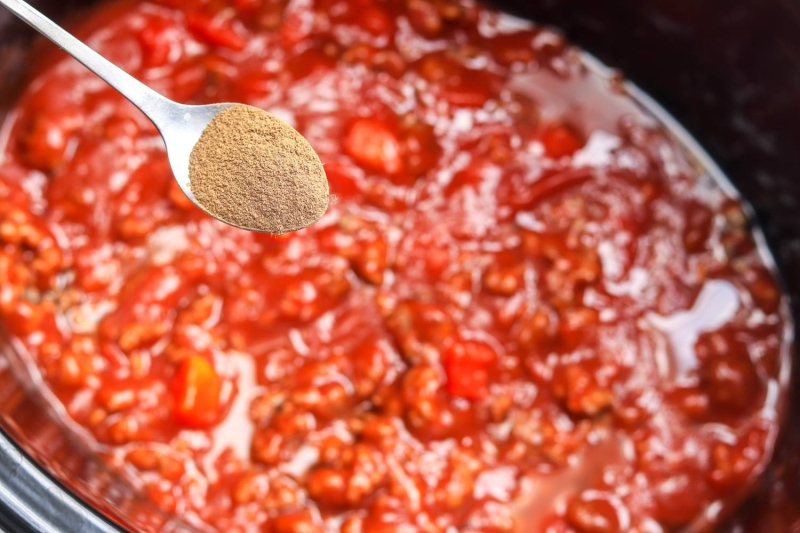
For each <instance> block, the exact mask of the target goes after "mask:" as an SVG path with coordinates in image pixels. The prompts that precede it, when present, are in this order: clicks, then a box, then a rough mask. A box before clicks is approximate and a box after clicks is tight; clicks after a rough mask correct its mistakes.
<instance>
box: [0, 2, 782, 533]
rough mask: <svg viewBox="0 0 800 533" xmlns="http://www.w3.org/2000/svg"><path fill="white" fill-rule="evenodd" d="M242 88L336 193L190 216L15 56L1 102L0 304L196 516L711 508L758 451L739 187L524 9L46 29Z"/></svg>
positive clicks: (777, 381) (134, 460)
mask: <svg viewBox="0 0 800 533" xmlns="http://www.w3.org/2000/svg"><path fill="white" fill-rule="evenodd" d="M78 33H79V35H80V36H81V37H83V38H84V39H87V40H88V42H89V43H90V45H91V46H93V47H94V48H96V49H98V50H99V51H100V52H101V53H103V54H104V55H106V56H107V57H109V58H110V59H111V60H113V61H115V62H117V63H118V64H120V65H121V66H122V67H123V68H125V69H126V70H127V71H129V72H131V73H132V74H134V75H135V76H137V77H138V78H140V79H141V80H143V81H144V82H145V83H147V84H149V85H150V86H152V87H153V88H155V89H156V90H158V91H160V92H162V93H163V94H165V95H166V96H168V97H170V98H173V99H175V100H178V101H181V102H187V103H211V102H219V101H233V102H240V103H244V104H249V105H253V106H257V107H260V108H262V109H265V110H268V111H270V112H271V113H274V114H276V115H278V116H279V117H281V118H283V119H284V120H286V121H288V122H289V123H290V124H292V125H293V126H294V127H296V128H297V129H298V130H299V131H300V132H301V133H302V134H303V135H304V136H305V137H306V138H307V139H308V140H309V141H310V142H311V144H312V146H313V147H314V149H315V150H316V151H317V152H318V153H319V155H320V157H321V159H322V161H323V163H324V164H325V169H326V173H327V177H328V180H329V182H330V188H331V193H332V194H333V195H335V196H336V197H337V200H336V202H335V203H334V204H333V205H332V206H331V208H330V209H329V212H328V213H327V214H326V216H325V217H323V219H322V220H321V221H320V222H319V223H317V224H315V225H313V226H312V227H310V228H308V229H306V230H303V231H301V232H298V233H296V234H291V235H287V236H284V237H279V238H276V237H272V236H268V235H259V234H252V233H247V232H244V231H240V230H236V229H234V228H230V227H227V226H225V225H223V224H221V223H218V222H215V221H214V220H211V219H210V218H209V217H207V216H206V215H204V214H203V213H201V212H200V211H198V210H197V209H195V208H194V207H193V206H192V205H191V203H190V202H189V201H188V200H187V199H186V198H185V197H184V196H183V195H182V193H181V192H180V190H178V188H177V186H176V185H175V184H174V180H173V179H172V176H171V174H170V169H169V164H168V161H167V157H166V154H165V152H164V148H163V145H162V143H161V141H160V138H159V137H158V134H157V132H156V130H155V129H154V128H153V126H152V125H151V124H150V123H149V122H148V121H147V120H146V119H145V118H144V117H143V116H142V115H141V114H140V113H139V112H138V111H136V109H135V108H133V107H132V106H131V105H130V104H129V103H127V102H126V101H124V100H123V99H122V97H121V96H119V95H118V94H117V93H115V92H114V91H113V90H111V89H110V88H108V87H107V86H106V85H105V84H103V83H102V82H101V81H99V80H98V79H96V78H95V77H94V76H93V75H91V74H89V73H88V72H87V71H85V70H84V69H83V68H82V67H80V66H79V65H78V64H76V63H74V62H73V61H71V60H64V59H62V58H60V57H59V58H58V59H57V60H56V59H49V60H47V61H44V62H43V64H42V66H40V67H39V68H38V70H36V72H37V74H36V76H35V77H34V79H33V81H32V82H31V83H30V85H29V87H28V88H27V90H26V91H25V93H24V94H23V96H22V98H21V99H20V101H19V104H18V106H17V108H16V110H15V112H14V113H13V114H12V115H11V118H10V119H9V120H8V121H7V123H6V125H5V126H4V129H3V130H2V131H3V132H5V134H4V135H0V139H3V144H2V163H0V280H2V285H0V318H2V321H3V323H4V325H5V327H6V328H7V329H8V330H9V331H10V332H11V333H12V334H13V335H14V336H15V337H16V338H17V339H18V341H19V342H20V344H21V345H22V346H24V347H25V348H26V351H27V352H28V354H29V356H30V358H31V361H32V362H34V363H35V366H36V367H37V368H38V369H39V371H40V372H41V374H42V376H43V378H44V382H45V383H46V384H47V387H48V388H49V389H50V390H51V392H52V393H53V397H54V398H55V399H56V401H57V402H59V403H61V404H62V405H63V406H64V407H65V410H66V413H67V414H68V417H69V420H70V423H71V424H73V425H77V427H80V428H82V429H83V430H84V433H85V434H86V435H88V438H87V444H88V445H89V446H90V447H91V448H92V449H93V450H94V451H95V452H96V453H97V454H99V455H100V456H101V457H102V458H103V460H104V461H105V462H106V463H107V464H108V465H109V466H110V467H111V468H113V469H115V470H118V471H120V472H122V473H123V474H124V475H125V476H126V478H127V479H129V480H130V482H131V483H133V484H134V485H135V486H137V487H139V488H141V490H142V491H143V492H144V493H145V494H146V495H147V496H148V497H149V498H150V499H152V501H153V502H154V503H155V504H156V505H157V506H159V507H160V508H162V509H164V510H165V511H167V512H169V513H175V514H176V515H178V516H180V517H181V518H183V519H184V520H186V521H187V522H189V523H192V524H195V525H197V526H199V527H202V528H211V529H213V530H217V531H225V532H249V531H266V532H271V533H285V532H317V531H319V532H322V531H331V532H333V531H342V532H345V533H355V532H365V533H370V532H388V531H392V532H404V533H405V532H448V533H450V532H456V531H461V532H476V533H477V532H487V533H488V532H516V531H519V532H526V533H528V532H530V533H539V532H548V533H556V532H578V533H613V532H623V531H631V532H641V533H645V532H660V531H682V530H684V528H687V527H692V528H695V530H702V529H711V528H713V527H714V525H715V524H716V523H717V522H718V521H719V520H721V519H722V517H723V516H724V515H725V514H726V513H727V512H728V511H730V510H731V509H732V508H733V507H735V506H736V505H737V504H738V503H739V502H740V501H741V499H742V498H743V497H744V496H745V495H747V493H748V492H749V491H750V489H751V487H752V485H753V484H754V482H755V480H756V479H757V477H758V475H759V474H760V472H761V471H762V470H763V468H764V467H765V465H766V464H767V462H768V461H769V459H770V457H771V455H772V450H773V445H774V442H775V438H776V435H777V432H778V428H779V423H780V413H781V411H782V401H783V394H782V388H783V387H784V386H785V379H786V373H787V371H788V369H787V366H786V365H787V359H786V351H787V346H786V338H787V334H786V332H787V331H788V329H787V328H788V327H789V319H788V315H787V313H786V302H785V301H784V299H783V297H782V295H781V292H780V289H779V287H778V285H777V283H776V280H775V277H774V275H773V274H772V272H771V269H770V267H769V266H768V265H767V264H766V263H765V260H764V258H763V256H761V255H760V254H759V250H758V248H757V246H756V242H755V239H754V237H753V234H752V233H751V231H750V227H749V222H748V220H747V217H746V215H745V212H744V211H743V209H742V207H741V205H739V203H738V202H737V201H736V200H735V199H733V198H731V197H729V196H727V195H726V194H725V192H724V191H723V190H722V189H721V188H720V187H718V186H717V185H716V184H715V183H714V181H713V180H712V178H711V177H709V175H708V173H707V172H706V170H704V169H703V168H702V167H701V166H700V165H699V164H698V163H697V162H696V161H695V160H694V158H693V157H692V156H691V155H690V154H689V152H688V151H687V150H686V149H685V148H684V147H683V146H682V145H681V144H680V143H679V142H678V141H677V140H675V139H674V138H673V137H672V136H671V135H670V134H669V133H668V132H667V131H666V130H665V129H664V128H663V127H662V126H661V125H660V124H658V122H657V121H655V120H654V119H653V118H651V117H650V116H649V115H648V114H647V113H645V112H644V111H642V110H641V108H640V107H639V106H638V105H637V104H636V103H635V102H634V101H633V100H632V99H631V98H630V97H629V96H627V95H626V94H625V92H624V90H623V89H622V88H621V86H620V84H619V83H618V82H617V81H614V80H609V79H606V78H604V77H601V76H599V75H597V74H596V73H593V72H591V71H590V70H589V69H587V68H586V66H585V65H584V64H583V63H582V60H581V57H580V55H579V54H578V53H577V52H576V51H575V50H574V49H572V48H570V47H569V46H567V44H566V43H565V42H564V41H563V39H562V38H561V37H560V36H558V35H557V34H555V33H553V32H552V31H550V30H547V29H542V28H538V27H534V26H531V25H529V24H528V23H524V22H522V21H519V20H517V19H514V18H511V17H509V16H507V15H502V14H498V13H496V12H493V11H491V10H488V9H486V8H484V7H481V6H479V5H476V4H474V3H472V2H467V1H464V2H456V1H452V0H408V1H403V2H401V1H399V0H398V1H380V0H357V1H356V0H353V1H350V2H347V1H343V0H289V1H288V2H287V1H271V0H270V1H265V2H257V1H252V0H227V1H226V0H214V1H198V2H191V3H186V2H177V1H174V0H162V1H159V2H133V1H127V2H123V3H114V4H109V5H105V6H101V7H100V8H98V10H97V12H96V13H94V14H92V15H90V16H89V17H88V18H87V20H86V21H85V27H84V29H83V31H81V32H78Z"/></svg>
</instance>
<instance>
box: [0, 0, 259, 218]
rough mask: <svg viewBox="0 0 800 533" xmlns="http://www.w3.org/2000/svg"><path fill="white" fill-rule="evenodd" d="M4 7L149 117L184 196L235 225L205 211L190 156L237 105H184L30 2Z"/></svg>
mask: <svg viewBox="0 0 800 533" xmlns="http://www.w3.org/2000/svg"><path fill="white" fill-rule="evenodd" d="M0 5H2V6H4V7H5V8H6V9H8V10H9V11H11V12H12V13H13V14H14V15H16V16H17V17H19V18H20V19H22V20H23V21H24V22H26V23H27V24H29V25H30V26H31V27H33V28H34V29H35V30H36V31H38V32H39V33H41V34H42V35H44V36H45V37H47V38H48V39H50V40H51V41H53V42H54V43H55V44H57V45H58V46H59V47H61V48H62V49H63V50H64V51H66V52H67V53H68V54H70V55H71V56H72V57H74V58H75V59H77V60H78V61H80V62H81V63H83V65H85V66H86V67H87V68H88V69H89V70H91V71H92V72H94V73H95V74H97V75H98V76H100V77H101V78H102V79H103V80H105V81H106V82H107V83H108V84H109V85H111V86H112V87H113V88H114V89H116V90H117V91H119V92H120V93H121V94H122V95H123V96H124V97H125V98H127V99H128V100H130V101H131V103H133V105H135V106H136V107H138V108H139V109H140V110H141V111H142V112H143V113H144V114H145V115H147V117H148V118H149V119H150V120H151V121H152V122H153V124H155V126H156V128H158V131H159V133H161V137H162V138H163V139H164V143H165V144H166V146H167V156H168V157H169V163H170V166H171V167H172V173H173V174H174V175H175V180H176V181H177V182H178V185H179V186H180V188H181V190H182V191H183V192H184V194H186V196H187V197H188V198H189V199H190V200H191V201H192V202H194V204H195V205H196V206H198V207H199V208H200V209H202V210H203V211H205V212H206V213H208V214H209V215H211V216H214V217H215V218H218V219H219V220H222V221H223V222H225V223H227V224H231V222H229V221H226V220H223V219H220V218H219V217H216V216H215V215H214V213H210V212H209V211H207V210H206V209H205V208H203V206H202V205H201V204H200V203H199V202H198V201H197V199H196V198H195V196H194V194H192V190H191V187H190V183H189V155H190V154H191V152H192V149H193V148H194V145H195V144H197V141H198V140H199V139H200V136H201V135H202V133H203V130H204V129H205V128H206V126H208V124H209V123H210V122H211V120H212V119H213V118H214V117H215V116H216V115H217V114H218V113H220V112H222V111H224V110H225V109H228V108H230V107H232V106H235V105H237V104H211V105H183V104H179V103H177V102H173V101H172V100H170V99H168V98H165V97H164V96H161V95H160V94H158V93H157V92H155V91H154V90H152V89H150V88H149V87H147V86H146V85H144V84H143V83H141V82H140V81H139V80H137V79H135V78H134V77H133V76H131V75H130V74H128V73H127V72H125V71H123V70H122V69H120V68H119V67H117V66H116V65H114V64H113V63H111V62H110V61H109V60H107V59H106V58H104V57H103V56H101V55H100V54H98V53H97V52H95V51H94V50H92V49H91V48H89V47H88V46H86V45H85V44H84V43H82V42H81V41H79V40H78V39H76V38H75V37H73V36H72V35H70V34H69V33H68V32H67V31H66V30H64V29H63V28H62V27H60V26H59V25H57V24H56V23H54V22H53V21H52V20H50V19H48V18H47V17H45V16H44V15H42V14H41V13H40V12H39V11H37V10H36V9H34V8H33V7H31V6H30V5H29V4H28V3H27V2H24V1H23V0H0ZM231 225H235V224H231ZM246 229H250V228H246Z"/></svg>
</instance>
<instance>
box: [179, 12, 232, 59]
mask: <svg viewBox="0 0 800 533" xmlns="http://www.w3.org/2000/svg"><path fill="white" fill-rule="evenodd" d="M186 27H187V28H189V31H191V32H192V34H194V36H195V37H197V38H198V39H200V40H201V41H203V42H205V43H207V44H210V45H212V46H223V47H225V48H230V49H231V50H242V49H244V47H245V44H246V42H245V40H244V37H242V36H241V35H240V34H239V32H237V31H236V30H235V29H234V28H233V27H232V26H231V25H230V23H229V22H226V21H224V20H220V19H218V18H217V17H214V16H212V15H209V14H207V13H199V12H195V13H190V14H189V15H188V16H187V17H186Z"/></svg>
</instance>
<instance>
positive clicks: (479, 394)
mask: <svg viewBox="0 0 800 533" xmlns="http://www.w3.org/2000/svg"><path fill="white" fill-rule="evenodd" d="M496 359H497V355H496V354H495V351H494V350H493V349H492V348H491V347H490V346H489V345H488V344H486V343H483V342H478V341H459V342H456V343H455V344H453V345H452V346H450V347H449V348H448V349H447V350H446V351H445V353H444V361H443V362H444V370H445V373H446V374H447V389H448V391H449V392H450V394H452V395H453V396H458V397H461V398H467V399H468V400H481V399H483V398H486V396H488V394H489V370H490V369H491V366H492V364H493V363H494V361H495V360H496Z"/></svg>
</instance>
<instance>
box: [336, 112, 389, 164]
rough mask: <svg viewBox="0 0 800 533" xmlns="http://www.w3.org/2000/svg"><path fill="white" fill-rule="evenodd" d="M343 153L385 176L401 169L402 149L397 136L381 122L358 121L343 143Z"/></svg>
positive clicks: (370, 120)
mask: <svg viewBox="0 0 800 533" xmlns="http://www.w3.org/2000/svg"><path fill="white" fill-rule="evenodd" d="M344 150H345V152H346V153H347V154H348V155H349V156H351V157H352V158H353V159H355V160H356V161H357V162H359V163H361V164H362V165H364V166H366V167H368V168H371V169H373V170H378V171H381V172H384V173H386V174H397V173H398V172H400V171H401V170H402V168H403V159H402V147H401V145H400V141H399V140H398V138H397V136H396V135H395V134H394V132H392V131H391V130H390V129H389V127H388V126H387V125H386V124H384V123H383V122H381V121H379V120H375V119H359V120H357V121H356V122H354V123H353V125H352V126H351V128H350V132H349V133H348V135H347V138H346V139H345V142H344Z"/></svg>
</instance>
